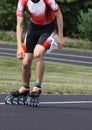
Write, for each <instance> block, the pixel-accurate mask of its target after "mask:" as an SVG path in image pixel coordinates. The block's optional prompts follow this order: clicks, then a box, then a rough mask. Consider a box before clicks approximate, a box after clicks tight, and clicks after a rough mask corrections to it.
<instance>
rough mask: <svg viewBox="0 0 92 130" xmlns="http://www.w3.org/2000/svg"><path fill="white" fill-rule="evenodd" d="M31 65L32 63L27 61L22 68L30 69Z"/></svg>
mask: <svg viewBox="0 0 92 130" xmlns="http://www.w3.org/2000/svg"><path fill="white" fill-rule="evenodd" d="M30 64H31V63H30V61H28V60H27V61H24V62H23V64H22V66H23V68H29V67H30Z"/></svg>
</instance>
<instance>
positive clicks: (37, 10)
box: [16, 0, 59, 53]
mask: <svg viewBox="0 0 92 130" xmlns="http://www.w3.org/2000/svg"><path fill="white" fill-rule="evenodd" d="M58 10H59V6H58V4H57V3H56V2H55V0H39V2H37V3H34V2H32V1H31V0H19V1H18V6H17V11H16V15H17V16H19V17H24V15H25V11H28V12H29V14H30V24H29V27H28V31H27V35H26V39H25V44H24V46H25V51H26V52H30V53H33V50H34V48H35V45H36V44H41V45H42V46H44V48H45V49H48V48H49V47H50V40H48V39H50V38H49V37H50V36H51V35H53V33H54V31H55V24H54V13H55V12H57V11H58Z"/></svg>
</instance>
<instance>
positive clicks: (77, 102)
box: [0, 101, 92, 105]
mask: <svg viewBox="0 0 92 130" xmlns="http://www.w3.org/2000/svg"><path fill="white" fill-rule="evenodd" d="M87 103H92V101H62V102H40V104H43V105H44V104H52V105H53V104H87ZM4 104H5V103H4V102H1V103H0V105H4Z"/></svg>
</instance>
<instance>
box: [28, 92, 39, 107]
mask: <svg viewBox="0 0 92 130" xmlns="http://www.w3.org/2000/svg"><path fill="white" fill-rule="evenodd" d="M40 94H41V90H39V92H31V93H30V94H29V96H28V97H27V100H26V105H27V106H32V107H38V106H39V104H40V99H39V97H40Z"/></svg>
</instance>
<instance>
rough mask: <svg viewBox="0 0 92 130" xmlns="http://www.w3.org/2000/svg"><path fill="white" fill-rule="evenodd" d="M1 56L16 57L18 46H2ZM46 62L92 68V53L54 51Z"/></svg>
mask: <svg viewBox="0 0 92 130" xmlns="http://www.w3.org/2000/svg"><path fill="white" fill-rule="evenodd" d="M0 55H4V56H12V57H15V56H16V46H12V45H2V44H0ZM44 60H46V61H52V62H60V63H67V64H75V65H83V66H90V67H92V53H91V52H78V51H73V50H72V51H69V50H63V49H62V50H54V51H53V52H52V53H50V54H45V55H44Z"/></svg>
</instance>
